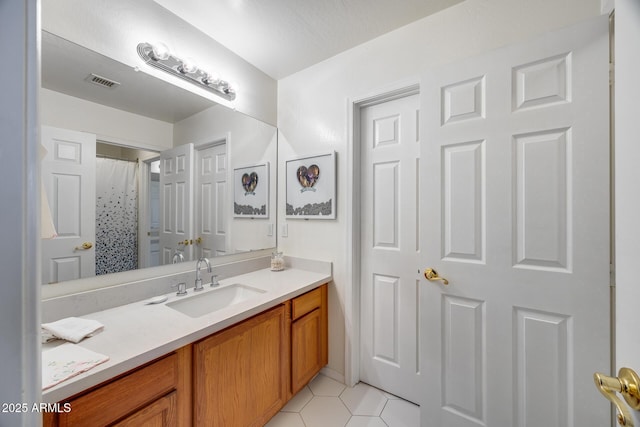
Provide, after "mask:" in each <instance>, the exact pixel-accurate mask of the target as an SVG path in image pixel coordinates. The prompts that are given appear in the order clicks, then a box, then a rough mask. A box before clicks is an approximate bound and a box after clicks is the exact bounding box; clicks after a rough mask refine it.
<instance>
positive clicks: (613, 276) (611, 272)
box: [609, 264, 616, 288]
mask: <svg viewBox="0 0 640 427" xmlns="http://www.w3.org/2000/svg"><path fill="white" fill-rule="evenodd" d="M609 287H611V288H615V287H616V267H615V265H613V264H609Z"/></svg>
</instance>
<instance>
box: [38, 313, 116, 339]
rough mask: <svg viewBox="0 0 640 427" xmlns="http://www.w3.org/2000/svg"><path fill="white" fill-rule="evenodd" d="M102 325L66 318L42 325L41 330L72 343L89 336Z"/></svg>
mask: <svg viewBox="0 0 640 427" xmlns="http://www.w3.org/2000/svg"><path fill="white" fill-rule="evenodd" d="M103 327H104V325H103V324H102V323H100V322H98V321H96V320H91V319H81V318H79V317H67V318H65V319H60V320H57V321H55V322H51V323H43V324H42V329H44V330H45V331H48V332H50V333H51V334H53V335H54V336H56V337H58V338H61V339H63V340H67V341H71V342H74V343H78V342H80V341H81V340H82V339H83V338H84V337H86V336H87V335H91V334H92V333H94V332H96V331H97V330H99V329H101V328H103Z"/></svg>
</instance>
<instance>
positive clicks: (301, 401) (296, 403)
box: [282, 387, 313, 412]
mask: <svg viewBox="0 0 640 427" xmlns="http://www.w3.org/2000/svg"><path fill="white" fill-rule="evenodd" d="M312 398H313V393H311V390H309V387H304V388H303V389H302V390H300V391H299V392H298V393H296V395H295V396H293V397H292V398H291V400H290V401H289V402H287V404H286V405H284V408H282V411H284V412H300V411H302V408H304V406H305V405H306V404H307V403H309V401H310V400H311V399H312Z"/></svg>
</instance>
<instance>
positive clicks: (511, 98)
mask: <svg viewBox="0 0 640 427" xmlns="http://www.w3.org/2000/svg"><path fill="white" fill-rule="evenodd" d="M606 18H607V17H606V16H604V17H602V18H600V19H599V20H597V21H596V22H589V23H586V24H581V25H578V26H575V27H572V28H570V29H566V30H561V31H559V32H556V33H550V34H546V35H545V36H544V37H542V38H541V39H539V40H535V41H533V42H529V43H526V44H520V45H514V46H510V47H508V48H504V49H500V50H497V51H494V52H490V53H487V54H484V55H481V56H479V57H476V58H473V59H469V60H466V61H463V62H462V63H457V64H451V65H448V66H445V67H441V68H439V69H436V70H432V71H430V72H429V73H428V74H427V75H425V76H424V78H423V87H422V88H421V91H422V93H423V96H422V100H423V101H422V106H421V107H422V108H421V111H422V118H423V119H422V123H421V126H420V127H421V129H423V137H422V138H421V139H422V142H421V159H423V162H424V164H425V167H424V174H423V175H422V176H423V178H422V179H421V180H420V199H421V201H422V204H421V208H422V210H423V215H422V220H421V230H422V233H421V248H422V251H423V252H422V258H423V262H424V265H423V268H424V267H434V268H435V269H436V270H437V271H438V272H439V273H440V275H441V276H444V277H445V278H446V279H448V281H449V284H448V285H444V284H443V283H442V282H435V281H434V282H427V281H426V280H424V279H422V284H421V287H420V301H421V302H420V304H421V310H420V311H421V313H422V317H421V318H422V321H421V344H422V345H421V350H422V351H421V354H422V364H421V368H422V369H421V374H422V376H423V380H424V381H423V384H424V392H423V393H422V394H421V399H422V401H421V402H420V403H421V414H422V419H423V425H427V424H429V425H437V426H443V427H446V426H459V427H465V426H474V427H475V426H478V425H488V426H567V425H575V426H586V425H589V426H596V425H598V426H600V425H609V423H610V416H609V415H610V413H609V404H608V402H606V401H605V400H604V399H602V398H601V396H599V393H598V392H597V391H596V390H594V389H595V388H594V386H593V380H592V375H593V372H596V371H598V370H599V369H601V370H602V371H604V372H606V371H608V369H609V234H608V233H609V145H608V141H609V134H608V108H607V107H608V52H607V47H608V32H607V30H608V22H607V19H606ZM427 162H428V163H427ZM427 165H428V167H427ZM427 420H428V421H427Z"/></svg>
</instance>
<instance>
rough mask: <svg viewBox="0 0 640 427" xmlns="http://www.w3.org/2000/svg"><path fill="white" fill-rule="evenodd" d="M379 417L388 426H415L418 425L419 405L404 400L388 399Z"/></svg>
mask: <svg viewBox="0 0 640 427" xmlns="http://www.w3.org/2000/svg"><path fill="white" fill-rule="evenodd" d="M380 417H381V418H382V420H383V421H384V422H385V423H387V425H388V426H389V427H416V426H419V425H420V407H419V406H417V405H414V404H413V403H409V402H407V401H406V400H400V399H398V400H389V401H388V402H387V405H386V406H385V407H384V410H383V411H382V414H381V415H380Z"/></svg>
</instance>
